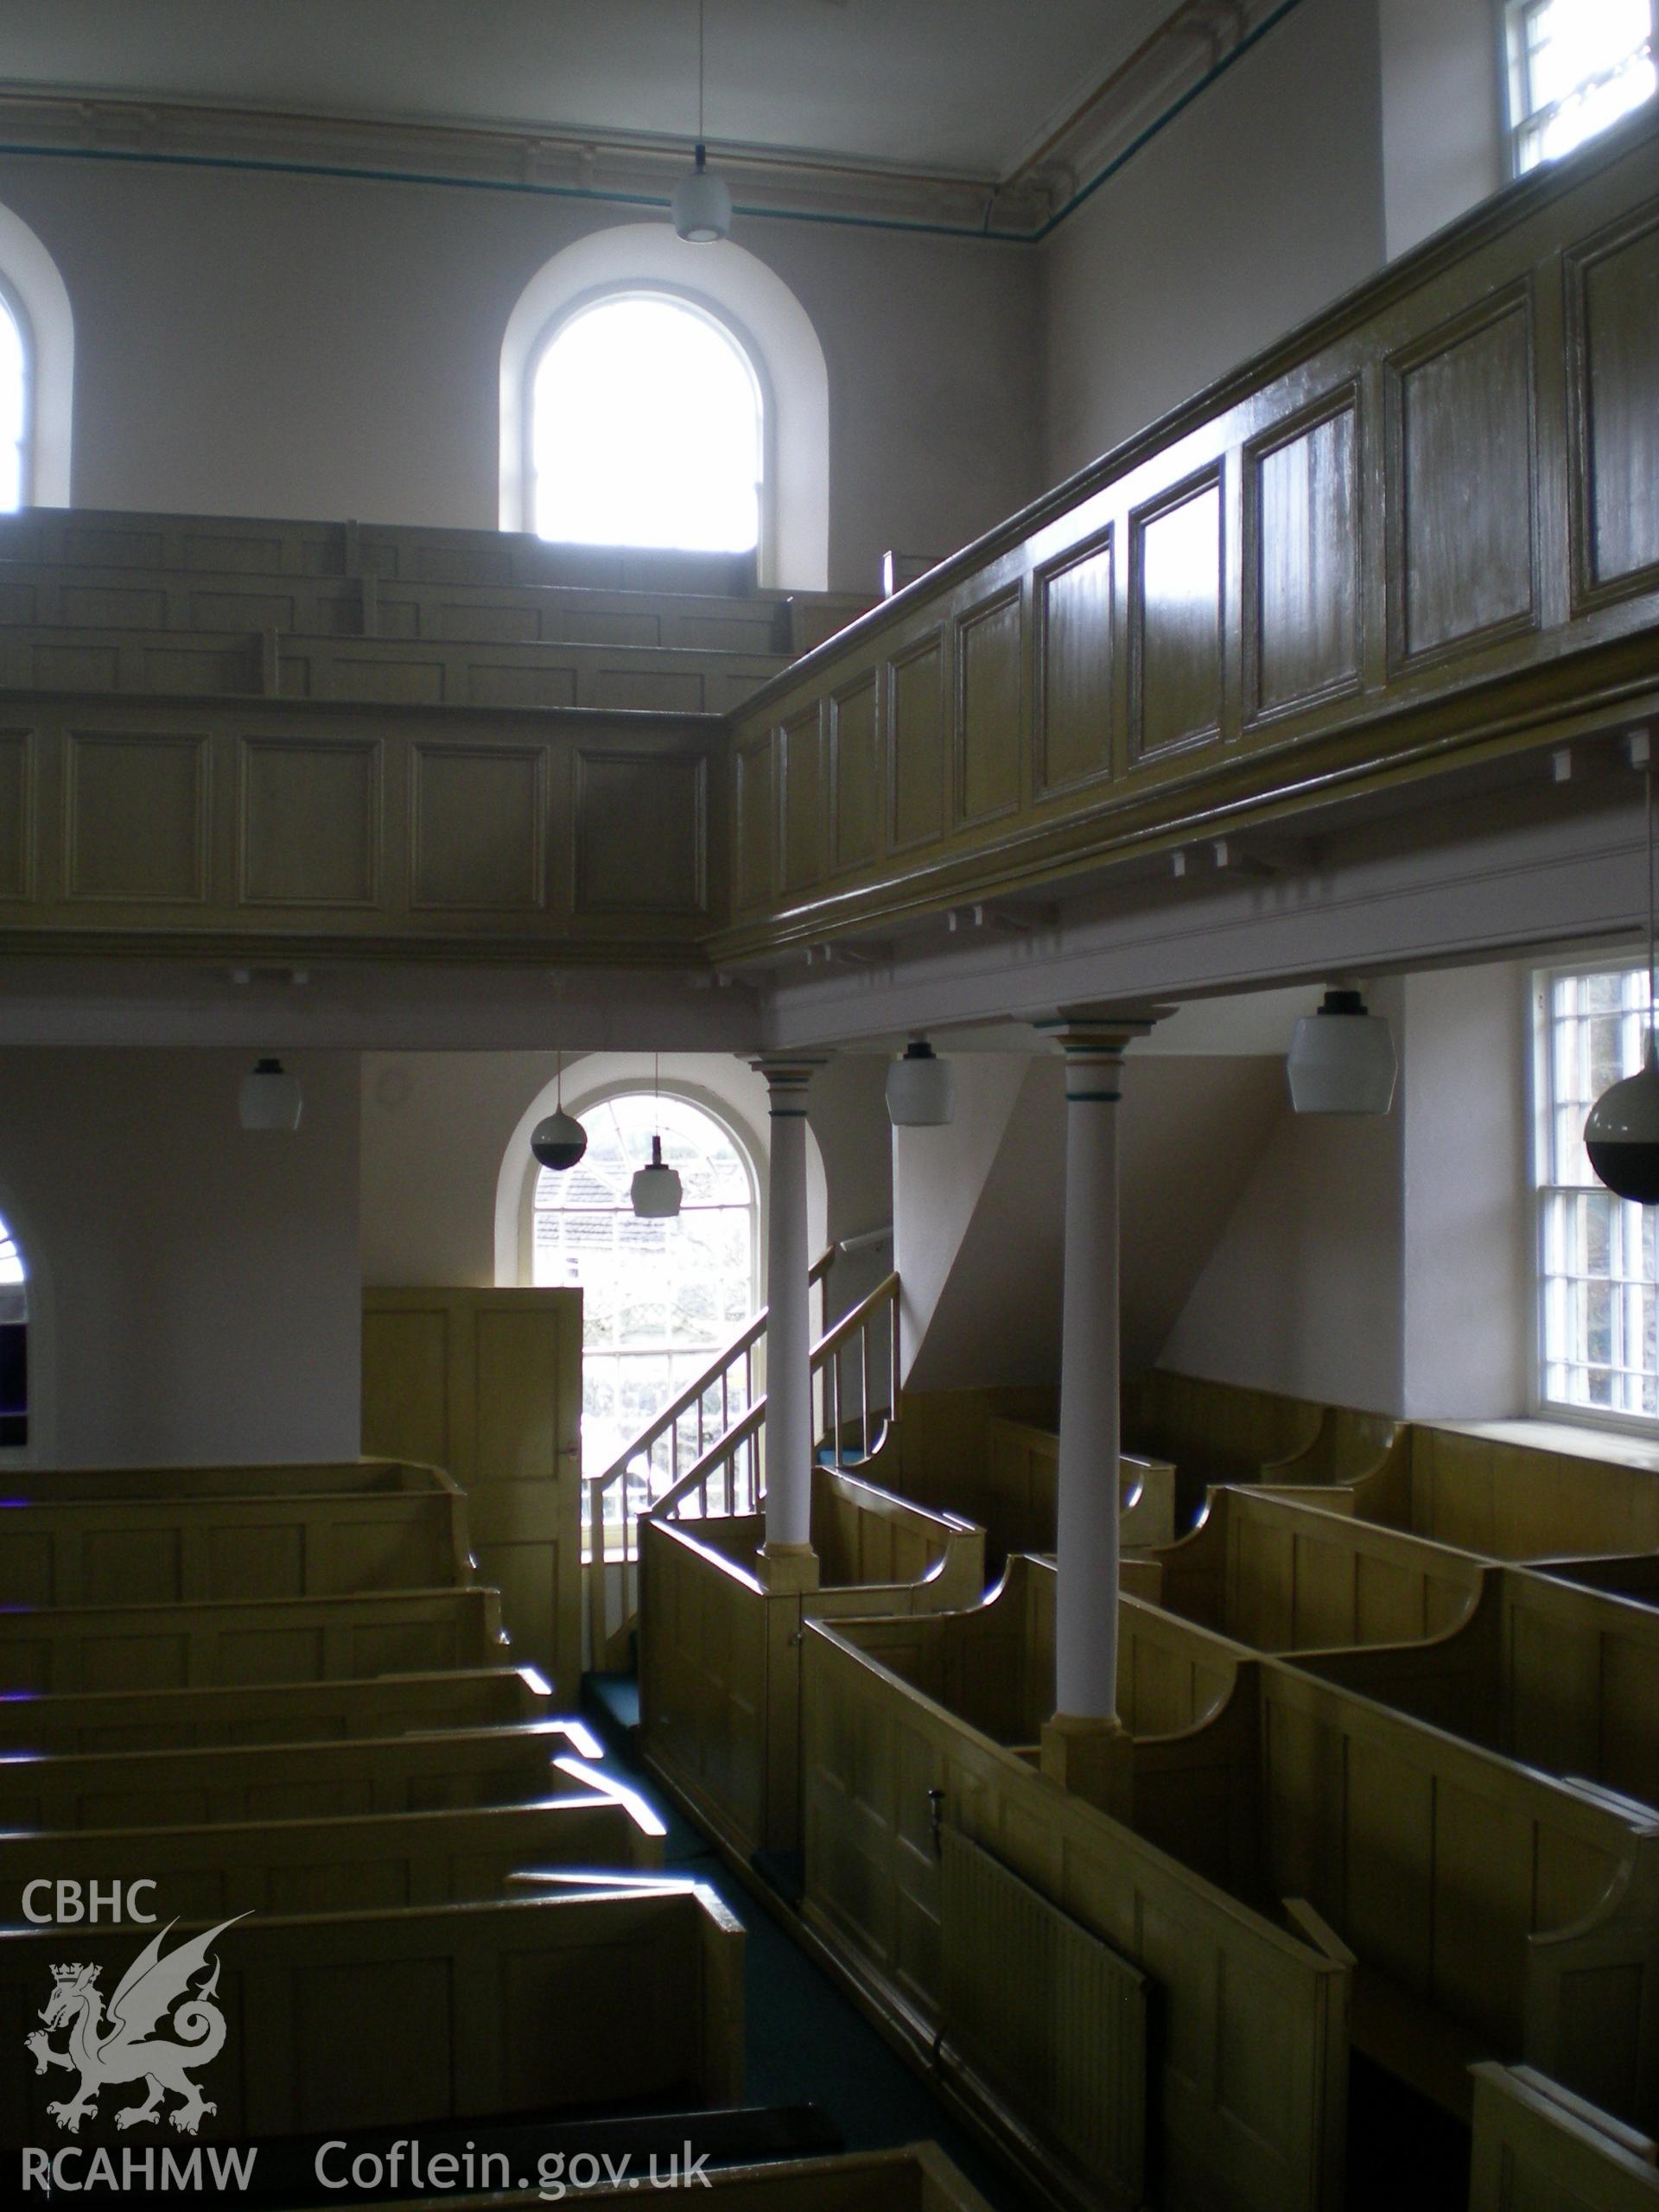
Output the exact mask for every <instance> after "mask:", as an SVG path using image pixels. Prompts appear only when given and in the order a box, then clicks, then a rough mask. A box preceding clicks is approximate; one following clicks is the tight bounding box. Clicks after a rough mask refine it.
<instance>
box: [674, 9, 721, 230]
mask: <svg viewBox="0 0 1659 2212" xmlns="http://www.w3.org/2000/svg"><path fill="white" fill-rule="evenodd" d="M703 6H704V0H697V139H696V152H695V153H694V155H693V156H692V163H691V167H690V168H689V169H688V170H687V172H686V174H685V175H683V177H682V178H681V179H680V181H679V183H678V184H677V186H676V187H675V190H674V202H673V213H674V229H675V233H676V235H677V237H679V238H684V239H686V240H687V241H688V242H689V243H690V244H691V245H714V244H715V242H716V241H717V240H718V239H721V238H726V237H727V236H728V235H729V233H730V231H731V227H732V195H731V194H730V192H729V191H728V189H727V186H726V180H725V179H724V177H722V176H719V175H716V174H715V171H714V170H713V169H711V168H709V149H708V147H707V146H706V145H705V144H704V143H703V136H702V107H703V47H704V40H703Z"/></svg>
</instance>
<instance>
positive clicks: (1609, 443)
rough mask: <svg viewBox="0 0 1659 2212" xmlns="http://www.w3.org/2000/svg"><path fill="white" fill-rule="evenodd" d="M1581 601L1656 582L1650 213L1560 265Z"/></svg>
mask: <svg viewBox="0 0 1659 2212" xmlns="http://www.w3.org/2000/svg"><path fill="white" fill-rule="evenodd" d="M1567 266H1568V284H1569V302H1570V307H1571V310H1572V332H1573V359H1572V364H1571V365H1572V370H1573V378H1574V381H1575V384H1576V385H1577V397H1578V406H1577V410H1576V421H1575V423H1574V429H1575V431H1576V436H1575V438H1574V441H1573V464H1574V474H1575V477H1576V478H1577V485H1576V490H1577V495H1578V496H1577V499H1576V501H1575V505H1576V510H1577V512H1576V518H1575V519H1576V522H1577V525H1578V528H1577V536H1578V539H1579V544H1578V561H1577V564H1576V565H1577V569H1578V583H1579V589H1580V597H1581V598H1587V597H1589V596H1591V595H1592V594H1595V595H1618V596H1622V595H1624V594H1626V593H1628V592H1631V591H1636V590H1639V589H1641V588H1643V587H1644V586H1647V585H1650V584H1652V583H1653V582H1655V581H1656V580H1659V410H1656V408H1655V406H1654V404H1653V391H1652V371H1653V364H1654V361H1655V360H1656V359H1659V219H1656V218H1655V217H1654V215H1653V213H1651V211H1649V212H1648V213H1647V214H1646V215H1645V216H1644V217H1643V219H1639V220H1637V222H1636V223H1634V224H1631V225H1629V226H1621V227H1620V228H1619V229H1618V231H1617V232H1615V233H1614V234H1613V235H1612V236H1611V238H1605V239H1601V240H1599V241H1597V242H1595V243H1594V244H1593V245H1591V246H1589V247H1588V248H1586V250H1585V251H1583V252H1582V253H1581V254H1578V255H1573V256H1570V257H1569V259H1568V264H1567Z"/></svg>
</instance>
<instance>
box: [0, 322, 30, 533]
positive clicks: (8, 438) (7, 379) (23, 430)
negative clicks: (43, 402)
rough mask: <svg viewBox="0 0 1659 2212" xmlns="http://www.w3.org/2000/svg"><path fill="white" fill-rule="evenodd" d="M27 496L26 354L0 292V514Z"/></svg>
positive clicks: (19, 328) (12, 509)
mask: <svg viewBox="0 0 1659 2212" xmlns="http://www.w3.org/2000/svg"><path fill="white" fill-rule="evenodd" d="M28 498H29V353H28V349H27V347H26V346H24V344H23V333H22V325H21V323H20V322H19V321H18V318H17V311H16V308H14V307H13V306H12V304H11V302H10V300H9V299H8V298H7V297H6V296H5V293H4V292H3V290H0V514H15V513H16V511H17V509H18V508H19V507H21V506H22V505H23V504H24V502H25V501H26V500H27V499H28Z"/></svg>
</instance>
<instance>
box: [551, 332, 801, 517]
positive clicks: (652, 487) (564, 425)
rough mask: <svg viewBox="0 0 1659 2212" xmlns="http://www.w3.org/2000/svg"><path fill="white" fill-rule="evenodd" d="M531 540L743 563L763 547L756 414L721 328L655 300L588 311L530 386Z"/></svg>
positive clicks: (758, 401) (745, 369)
mask: <svg viewBox="0 0 1659 2212" xmlns="http://www.w3.org/2000/svg"><path fill="white" fill-rule="evenodd" d="M530 470H531V500H532V505H533V514H534V527H535V529H536V531H537V534H538V535H539V536H541V537H547V538H555V539H558V540H560V541H561V542H571V543H581V544H590V545H644V546H664V547H674V548H677V549H679V550H683V551H687V552H700V553H747V552H749V551H751V550H753V549H754V548H755V547H756V546H758V545H759V543H760V523H761V502H762V490H763V482H764V477H765V470H766V415H765V407H764V404H763V401H762V397H761V391H760V379H759V378H758V377H757V376H756V374H755V371H754V365H753V362H751V360H750V359H749V358H748V355H747V353H745V352H744V351H743V348H742V347H741V346H740V345H739V343H738V341H737V340H736V339H735V338H734V336H733V334H732V333H731V332H730V331H729V330H728V328H727V327H726V326H725V324H724V323H722V322H720V321H716V320H715V317H714V316H713V315H708V314H705V313H704V312H703V310H702V308H697V307H694V306H692V305H691V303H690V302H689V301H686V300H683V299H677V298H674V297H673V296H671V295H669V294H667V293H662V292H623V293H617V294H613V296H611V297H610V298H608V299H601V300H598V301H595V302H594V303H593V304H592V305H591V306H589V307H586V308H580V309H578V310H577V312H576V313H575V314H574V315H570V316H569V317H568V318H567V319H566V320H565V321H563V322H562V323H560V324H559V325H558V326H557V327H556V329H555V330H554V332H553V334H552V335H551V337H550V339H549V340H548V342H547V344H546V345H545V346H543V348H542V351H541V353H540V355H539V356H538V357H537V362H536V365H535V369H534V371H533V372H532V376H531V395H530Z"/></svg>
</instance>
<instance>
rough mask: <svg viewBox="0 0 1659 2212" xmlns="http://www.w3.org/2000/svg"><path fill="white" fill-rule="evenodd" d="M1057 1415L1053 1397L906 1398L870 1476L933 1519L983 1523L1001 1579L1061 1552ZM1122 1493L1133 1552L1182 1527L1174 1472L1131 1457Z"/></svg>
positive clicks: (1121, 1479) (991, 1393)
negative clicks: (1023, 1563) (1006, 1571)
mask: <svg viewBox="0 0 1659 2212" xmlns="http://www.w3.org/2000/svg"><path fill="white" fill-rule="evenodd" d="M1057 1417H1058V1408H1057V1406H1056V1403H1055V1401H1054V1396H1053V1394H1052V1391H1046V1390H928V1391H920V1392H918V1391H906V1392H905V1393H904V1394H903V1395H902V1396H901V1398H900V1400H899V1420H898V1421H896V1422H895V1423H894V1424H893V1427H892V1429H891V1431H890V1432H889V1434H888V1437H887V1440H886V1441H885V1442H884V1443H883V1444H882V1446H880V1449H879V1450H878V1451H877V1452H876V1454H875V1456H874V1459H872V1460H871V1461H870V1463H869V1465H868V1470H867V1471H868V1475H869V1478H870V1480H871V1481H872V1482H875V1483H880V1484H881V1485H882V1486H883V1487H884V1488H886V1489H888V1490H891V1491H895V1492H896V1493H897V1494H898V1495H899V1497H908V1498H912V1499H913V1500H914V1501H915V1502H916V1503H917V1504H918V1505H925V1506H926V1507H927V1508H928V1509H929V1510H930V1511H931V1512H935V1513H943V1512H951V1513H957V1514H960V1515H961V1516H962V1517H963V1519H964V1520H967V1521H973V1522H978V1523H979V1525H980V1526H981V1527H982V1528H983V1529H984V1530H985V1541H986V1554H987V1557H988V1559H989V1560H990V1561H991V1562H992V1564H993V1566H994V1567H995V1568H996V1569H997V1570H998V1571H1000V1570H1001V1567H1002V1565H1003V1563H1004V1561H1005V1560H1008V1559H1010V1558H1012V1557H1013V1556H1014V1554H1015V1553H1017V1552H1048V1551H1052V1550H1053V1548H1054V1534H1055V1512H1056V1483H1057V1475H1058V1452H1059V1439H1058V1433H1057V1431H1056V1426H1055V1424H1056V1421H1057ZM1118 1485H1119V1489H1118V1494H1119V1498H1120V1501H1121V1503H1122V1526H1121V1529H1120V1531H1119V1541H1121V1542H1122V1545H1123V1546H1124V1547H1125V1548H1126V1549H1130V1550H1133V1549H1135V1548H1137V1547H1139V1546H1141V1545H1146V1544H1163V1543H1168V1542H1170V1541H1172V1540H1173V1537H1174V1535H1175V1531H1176V1527H1177V1525H1178V1522H1179V1516H1178V1513H1177V1510H1176V1504H1175V1470H1174V1468H1173V1466H1172V1465H1170V1464H1169V1463H1168V1462H1167V1461H1166V1460H1160V1459H1147V1458H1145V1457H1137V1456H1136V1455H1135V1454H1133V1453H1131V1452H1124V1453H1123V1454H1122V1457H1121V1458H1120V1460H1119V1463H1118Z"/></svg>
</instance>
